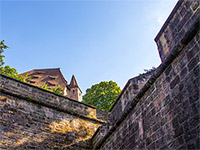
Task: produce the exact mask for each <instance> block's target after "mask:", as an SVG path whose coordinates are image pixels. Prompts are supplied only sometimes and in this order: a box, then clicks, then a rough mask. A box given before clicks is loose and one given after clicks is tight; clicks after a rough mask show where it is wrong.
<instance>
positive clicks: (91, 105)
mask: <svg viewBox="0 0 200 150" xmlns="http://www.w3.org/2000/svg"><path fill="white" fill-rule="evenodd" d="M0 76H3V77H4V78H8V79H10V80H13V81H16V82H19V83H22V84H24V85H27V86H30V87H34V88H37V89H39V90H42V91H44V92H48V93H51V94H54V95H55V96H58V97H62V98H65V99H67V100H70V101H73V102H75V103H79V104H82V105H85V106H87V107H91V108H94V109H96V107H95V106H92V105H88V104H85V103H82V102H79V101H76V100H74V99H71V98H69V97H66V96H63V95H59V94H57V93H54V92H51V91H48V90H46V89H43V88H40V87H38V86H34V85H32V84H28V83H26V82H22V81H20V80H17V79H14V78H12V77H9V76H6V75H3V74H1V73H0Z"/></svg>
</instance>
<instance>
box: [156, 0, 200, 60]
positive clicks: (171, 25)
mask: <svg viewBox="0 0 200 150" xmlns="http://www.w3.org/2000/svg"><path fill="white" fill-rule="evenodd" d="M199 17H200V8H199V1H198V0H179V2H178V3H177V5H176V6H175V9H174V10H173V11H172V13H171V14H170V16H169V17H168V19H167V21H166V22H165V24H164V25H163V27H162V28H161V30H160V32H159V33H158V35H157V36H156V38H155V41H156V44H157V46H158V51H159V54H160V57H161V60H162V61H164V60H165V59H166V57H167V56H168V55H169V54H170V53H171V52H172V50H173V49H174V48H176V47H177V46H178V47H182V46H183V45H184V41H183V38H184V37H185V36H186V33H187V31H188V30H189V29H190V28H191V27H192V26H193V25H194V24H195V22H196V20H197V19H198V18H199ZM190 34H191V33H190Z"/></svg>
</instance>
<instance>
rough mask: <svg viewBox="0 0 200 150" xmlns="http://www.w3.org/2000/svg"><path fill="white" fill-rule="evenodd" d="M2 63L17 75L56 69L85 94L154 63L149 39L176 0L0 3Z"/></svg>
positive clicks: (155, 58)
mask: <svg viewBox="0 0 200 150" xmlns="http://www.w3.org/2000/svg"><path fill="white" fill-rule="evenodd" d="M0 1H1V2H0V19H1V22H0V40H5V43H6V45H8V46H9V47H10V48H9V49H8V50H7V51H6V52H5V55H6V58H5V62H6V64H7V65H10V66H11V67H14V68H16V69H17V70H18V72H19V73H22V72H25V71H29V70H32V69H44V68H61V71H62V72H63V74H64V76H65V78H66V80H67V81H68V82H69V81H70V78H71V76H72V75H73V74H74V75H75V77H76V78H77V80H78V84H79V86H80V88H81V89H82V91H83V94H84V93H85V90H86V89H87V88H89V87H91V85H93V84H96V83H99V82H101V81H109V80H113V81H115V82H117V83H118V85H119V86H120V87H121V88H123V87H124V85H125V84H126V82H127V81H128V79H130V78H132V77H134V76H136V75H138V74H139V73H143V72H144V69H149V68H152V67H153V66H155V67H156V66H158V65H159V64H160V58H159V55H158V51H157V47H156V44H155V42H154V38H155V36H156V35H157V33H158V32H159V30H160V28H161V27H162V25H163V23H164V21H165V20H166V19H167V17H168V16H169V14H170V12H171V11H172V9H173V7H174V6H175V4H176V2H177V0H116V1H115V0H93V1H91V0H90V1H84V0H82V1H81V0H80V1H77V0H76V1H68V0H60V1H55V0H42V1H39V0H35V1H29V0H23V1H22V0H19V1H17V0H12V1H11V0H5V1H4V0H0Z"/></svg>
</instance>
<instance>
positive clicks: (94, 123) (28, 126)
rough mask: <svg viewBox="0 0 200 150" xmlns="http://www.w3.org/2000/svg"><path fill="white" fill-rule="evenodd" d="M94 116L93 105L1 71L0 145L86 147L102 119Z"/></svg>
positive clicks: (2, 147) (49, 147)
mask: <svg viewBox="0 0 200 150" xmlns="http://www.w3.org/2000/svg"><path fill="white" fill-rule="evenodd" d="M96 118H97V117H96V109H95V107H92V106H89V105H86V104H83V103H80V102H78V101H73V100H71V99H68V98H66V97H63V96H59V95H56V94H54V93H51V92H49V91H46V90H43V89H40V88H38V87H35V86H32V85H29V84H26V83H23V82H20V81H17V80H15V79H12V78H10V77H7V76H4V75H0V135H1V136H0V149H20V150H21V149H70V148H71V149H77V147H79V148H83V149H88V148H90V147H91V145H90V144H91V142H90V138H91V137H92V135H93V134H94V132H95V131H96V129H97V128H98V127H99V126H100V125H102V124H103V123H105V121H102V120H99V119H96ZM101 119H103V118H102V116H101Z"/></svg>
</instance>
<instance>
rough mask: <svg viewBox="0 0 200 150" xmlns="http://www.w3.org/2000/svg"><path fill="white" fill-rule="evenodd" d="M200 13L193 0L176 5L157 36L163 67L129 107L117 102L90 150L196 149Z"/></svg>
mask: <svg viewBox="0 0 200 150" xmlns="http://www.w3.org/2000/svg"><path fill="white" fill-rule="evenodd" d="M199 11H200V7H199V3H198V2H197V1H192V0H184V1H183V0H180V1H179V2H178V3H177V5H176V6H175V8H174V10H173V11H172V13H171V14H170V16H169V18H168V19H167V21H166V22H165V24H164V26H163V27H162V29H161V31H160V32H159V33H158V35H157V37H156V39H155V41H156V43H157V45H158V50H159V54H160V57H161V60H162V63H161V65H160V66H159V67H158V68H157V69H156V71H155V72H154V73H153V74H152V75H151V77H150V78H149V79H148V81H147V82H145V84H144V86H143V87H142V88H141V89H140V90H139V91H136V94H135V95H134V97H129V100H128V101H129V103H128V105H127V106H124V103H123V102H122V101H123V100H122V99H121V100H118V101H117V102H116V103H115V106H113V108H112V109H111V112H110V116H111V118H112V119H111V121H110V122H108V123H107V124H104V125H102V126H101V127H99V128H98V130H97V131H96V133H95V134H94V136H93V138H92V143H93V148H94V149H99V148H100V149H105V150H108V149H200V148H199V145H200V143H199V141H200V139H199V133H200V124H199V117H200V112H199V107H200V99H199V83H200V82H199V80H200V76H199V65H200V63H199V57H200V51H199V50H200V40H199V34H200V33H199V20H200V17H199V16H200V12H199ZM177 18H178V19H177ZM127 88H128V87H125V89H124V90H123V91H127V92H129V93H128V95H130V93H131V91H130V90H129V89H127ZM123 95H124V94H122V97H123ZM125 95H126V94H125ZM118 110H119V116H120V117H116V116H117V115H118V114H117V112H118ZM121 110H123V111H121Z"/></svg>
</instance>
